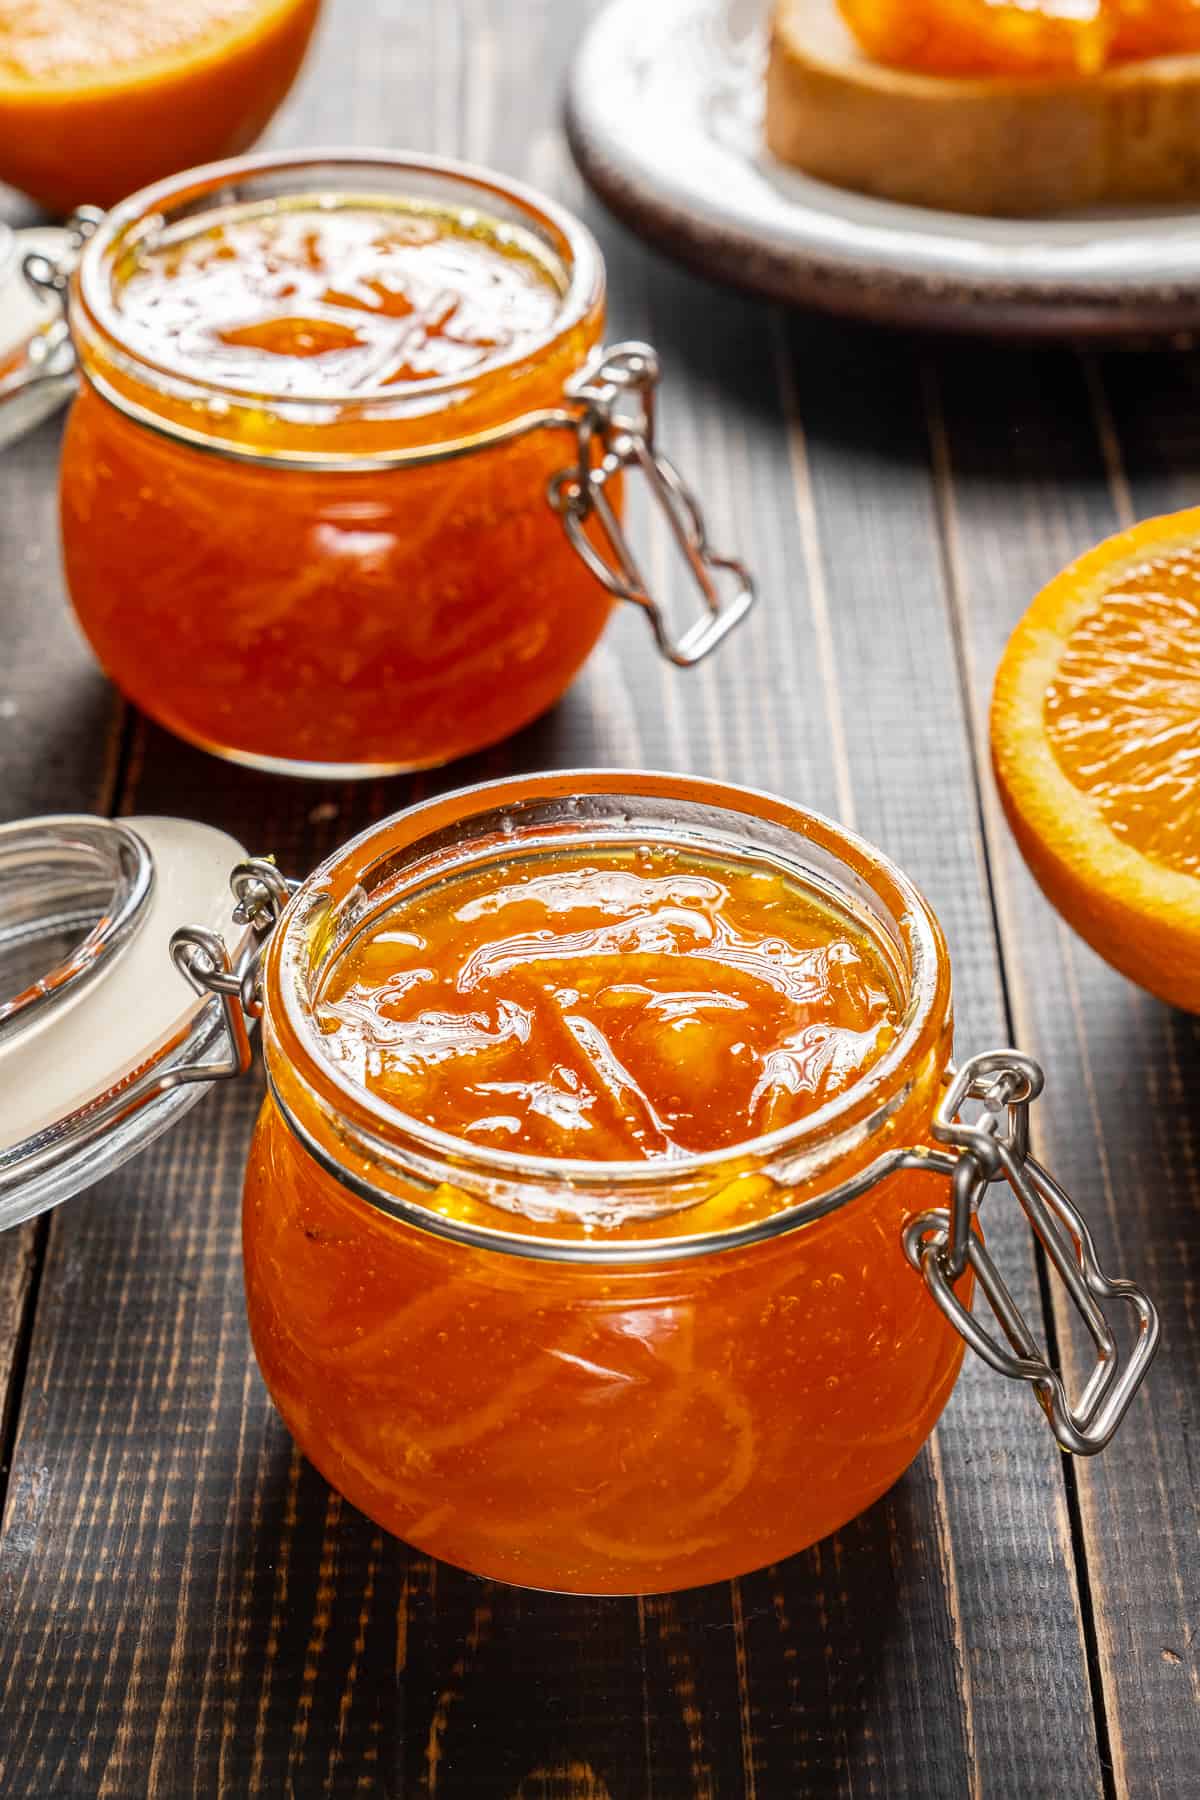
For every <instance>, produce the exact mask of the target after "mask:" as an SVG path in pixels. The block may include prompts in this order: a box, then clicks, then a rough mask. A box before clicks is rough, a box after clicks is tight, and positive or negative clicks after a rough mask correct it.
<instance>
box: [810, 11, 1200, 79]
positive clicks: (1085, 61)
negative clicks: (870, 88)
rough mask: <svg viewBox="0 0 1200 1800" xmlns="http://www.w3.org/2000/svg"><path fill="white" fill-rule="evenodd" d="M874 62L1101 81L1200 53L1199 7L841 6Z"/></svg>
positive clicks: (929, 70)
mask: <svg viewBox="0 0 1200 1800" xmlns="http://www.w3.org/2000/svg"><path fill="white" fill-rule="evenodd" d="M838 5H839V7H840V9H841V12H842V16H843V17H844V18H845V20H846V23H847V24H848V25H849V26H850V29H851V30H852V31H853V33H854V35H855V37H856V38H857V39H858V42H859V43H860V44H861V46H862V48H863V49H864V50H865V51H866V52H867V54H868V55H869V56H872V57H874V59H875V60H876V61H877V62H882V63H887V64H890V65H892V66H893V67H895V68H901V69H911V70H914V71H917V72H920V73H924V74H929V75H945V76H969V75H1017V76H1020V75H1029V76H1039V75H1046V76H1051V75H1060V76H1061V75H1081V76H1087V75H1095V74H1097V73H1099V72H1100V71H1101V70H1102V69H1105V68H1107V67H1109V66H1110V65H1112V64H1114V63H1120V62H1127V61H1133V60H1137V59H1141V58H1145V57H1149V56H1163V55H1170V54H1175V53H1186V52H1190V51H1196V50H1200V3H1197V0H838Z"/></svg>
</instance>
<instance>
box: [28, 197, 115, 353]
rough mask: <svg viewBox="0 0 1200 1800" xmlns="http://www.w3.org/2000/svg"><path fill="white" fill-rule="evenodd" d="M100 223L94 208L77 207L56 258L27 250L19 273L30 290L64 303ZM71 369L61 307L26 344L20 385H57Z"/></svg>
mask: <svg viewBox="0 0 1200 1800" xmlns="http://www.w3.org/2000/svg"><path fill="white" fill-rule="evenodd" d="M103 220H104V214H103V212H102V211H101V210H100V208H99V207H98V206H80V207H77V208H76V210H75V211H74V212H73V213H72V214H71V216H70V218H69V219H68V220H67V221H66V224H65V226H64V227H63V230H64V233H65V242H64V244H63V247H62V249H61V250H59V252H58V254H57V255H53V256H52V255H51V254H50V253H49V252H48V251H46V250H31V251H30V252H29V254H28V255H27V256H26V257H25V258H24V260H23V262H22V264H21V270H22V273H23V274H24V276H25V279H26V281H27V282H28V283H29V285H30V287H31V288H33V289H34V291H35V292H36V293H38V294H46V295H51V296H53V297H54V298H55V299H57V300H59V301H60V302H65V299H66V293H67V288H68V287H69V286H70V281H71V276H72V275H73V274H74V272H75V265H76V264H77V263H78V261H79V256H80V252H81V251H82V249H83V247H84V245H85V244H86V243H87V241H88V239H89V238H90V237H91V236H92V235H93V233H94V232H95V231H96V230H97V228H98V227H99V226H100V225H101V224H102V223H103ZM74 368H75V349H74V345H73V344H72V342H71V327H70V324H69V322H68V320H67V316H66V310H65V306H64V308H63V310H62V312H61V314H60V316H59V317H58V318H56V319H55V321H54V323H53V325H51V326H49V327H47V329H46V330H45V331H43V332H40V333H39V334H38V335H37V336H36V337H35V338H33V339H32V340H31V341H30V345H29V349H28V351H27V353H26V366H25V367H24V370H23V375H24V385H25V386H30V385H32V383H34V382H37V381H60V380H62V378H63V377H64V376H66V375H70V374H71V373H72V372H73V370H74ZM21 374H22V371H21V370H18V371H17V374H16V375H15V376H13V377H10V379H12V380H15V379H18V378H19V377H20V375H21Z"/></svg>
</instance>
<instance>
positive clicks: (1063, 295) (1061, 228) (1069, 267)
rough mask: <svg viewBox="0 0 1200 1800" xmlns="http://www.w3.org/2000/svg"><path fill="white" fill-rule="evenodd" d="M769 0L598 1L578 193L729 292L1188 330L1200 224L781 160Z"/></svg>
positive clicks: (1018, 331)
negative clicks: (912, 199) (927, 194)
mask: <svg viewBox="0 0 1200 1800" xmlns="http://www.w3.org/2000/svg"><path fill="white" fill-rule="evenodd" d="M769 10H770V9H769V4H768V0H611V4H609V5H608V6H606V7H605V8H604V10H603V11H602V12H601V13H600V14H599V15H598V17H597V18H596V19H595V21H594V23H593V24H592V27H591V29H590V31H589V32H588V33H587V35H586V37H585V38H584V41H583V43H582V45H581V47H580V50H579V52H578V54H577V56H576V59H575V62H574V64H573V66H572V70H571V75H570V81H569V86H568V93H567V131H568V136H569V139H570V143H571V148H572V151H573V153H574V156H575V159H576V161H577V163H578V164H579V167H580V169H581V170H582V172H583V175H584V176H585V178H586V179H587V181H588V182H589V183H590V184H591V186H592V187H594V188H595V189H596V191H597V192H598V193H599V195H600V196H601V198H602V199H603V200H604V201H605V202H606V203H607V205H609V206H610V207H611V208H612V210H613V211H614V212H615V213H617V215H618V216H619V217H621V218H622V219H624V220H625V221H626V223H628V224H630V225H631V226H632V227H633V228H634V229H635V230H637V231H639V232H640V233H641V234H642V235H643V236H645V237H648V238H649V239H651V241H652V242H653V243H655V244H656V245H658V246H659V247H661V248H662V249H664V250H667V251H669V252H671V253H672V254H674V255H676V256H678V257H679V258H681V259H682V260H683V261H685V262H687V263H689V264H691V265H692V266H693V267H696V268H699V269H701V270H702V271H703V272H704V273H706V274H710V275H714V276H717V277H718V278H721V279H724V280H727V281H731V282H733V283H735V284H736V285H738V286H741V287H746V288H750V289H751V290H753V291H755V292H758V293H764V294H769V295H772V296H774V297H776V298H779V299H784V300H793V301H798V302H801V303H803V304H806V305H815V306H820V307H823V308H825V309H827V310H829V311H831V312H842V313H849V314H854V315H857V316H859V317H864V318H870V319H876V320H886V321H891V322H895V323H900V324H909V325H913V324H915V325H929V326H936V327H938V328H940V329H942V330H946V329H950V330H954V331H962V332H987V333H1001V334H1005V335H1020V336H1026V337H1029V336H1034V337H1062V336H1073V335H1078V336H1088V337H1099V338H1107V339H1110V340H1122V339H1125V340H1128V339H1137V338H1145V337H1148V336H1159V337H1161V336H1163V335H1186V334H1189V333H1191V332H1193V331H1196V330H1200V214H1198V213H1197V212H1196V211H1194V210H1191V209H1188V210H1183V209H1180V208H1160V209H1157V210H1154V209H1141V210H1136V211H1135V210H1125V211H1121V212H1112V213H1106V214H1103V215H1100V214H1091V215H1089V216H1086V217H1082V216H1081V217H1075V218H1056V219H1037V220H1027V221H1026V220H1013V219H983V218H973V217H968V216H966V215H964V214H958V213H942V212H933V211H929V210H926V209H924V208H922V207H915V206H900V205H896V204H894V203H892V202H890V201H885V200H874V199H869V198H867V197H866V196H863V195H858V194H851V193H848V192H845V191H844V190H842V189H840V188H834V187H829V186H827V185H826V184H825V183H824V182H820V181H814V180H811V179H810V178H808V177H807V176H805V175H802V174H800V173H799V172H798V171H797V170H794V169H791V168H789V167H788V166H787V165H786V164H784V163H780V162H778V161H777V160H776V159H775V158H774V157H773V156H771V154H770V153H769V152H768V150H767V149H766V147H765V145H764V143H763V133H762V94H763V75H764V68H765V56H766V24H767V18H768V15H769Z"/></svg>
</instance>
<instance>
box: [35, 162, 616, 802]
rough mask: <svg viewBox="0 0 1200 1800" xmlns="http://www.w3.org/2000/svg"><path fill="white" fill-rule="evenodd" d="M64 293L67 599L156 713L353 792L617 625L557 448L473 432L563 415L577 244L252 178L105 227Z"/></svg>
mask: <svg viewBox="0 0 1200 1800" xmlns="http://www.w3.org/2000/svg"><path fill="white" fill-rule="evenodd" d="M409 181H411V182H412V183H413V185H414V187H416V188H418V189H419V190H420V191H419V192H412V191H405V190H406V186H407V183H408V182H409ZM350 184H356V186H357V191H355V186H352V185H350ZM393 190H394V191H393ZM210 193H211V195H212V199H211V202H209V198H208V197H209V195H210ZM231 196H232V198H231ZM75 298H76V304H75V306H74V307H73V315H72V317H73V325H74V328H75V335H76V341H77V344H78V346H79V352H80V361H81V366H82V370H83V374H84V377H85V379H84V383H83V388H82V392H81V394H80V398H79V400H78V402H77V404H76V406H75V408H74V410H73V413H72V417H71V421H70V425H69V427H68V432H67V439H66V445H65V450H64V459H63V470H62V482H61V496H62V526H63V541H64V550H65V560H66V569H67V578H68V583H69V587H70V591H71V597H72V600H73V602H74V605H75V608H76V611H77V614H78V617H79V620H80V623H81V624H82V626H83V628H84V630H85V632H86V633H87V635H88V637H89V639H90V640H91V643H92V645H93V647H94V649H95V651H96V654H97V655H98V657H99V659H100V661H101V662H102V663H103V664H104V667H105V668H106V669H107V671H108V672H109V674H110V675H111V676H112V678H113V679H114V680H115V681H116V682H117V684H118V685H119V686H120V687H121V688H122V689H123V690H124V691H125V693H126V694H127V695H129V697H130V698H131V699H133V700H134V701H135V702H136V703H137V704H138V705H139V706H140V707H141V708H143V710H144V711H146V712H147V713H149V714H150V715H151V716H152V717H154V718H156V719H157V720H159V721H160V722H161V723H162V724H164V725H166V726H167V727H168V728H169V729H171V730H173V731H175V732H177V733H178V734H179V735H180V736H182V737H185V738H188V739H190V740H191V741H192V742H194V743H197V744H200V745H202V746H203V747H205V748H206V749H210V750H214V751H217V752H218V753H220V754H223V755H226V756H230V757H233V758H235V759H237V760H240V761H244V762H249V763H252V764H254V765H257V766H263V767H269V768H277V769H282V770H288V771H292V772H300V773H309V774H331V773H341V774H363V773H371V772H383V771H389V770H396V769H402V768H417V767H423V766H428V765H430V764H435V763H441V762H445V761H448V760H449V759H451V758H453V757H456V756H460V755H462V754H464V753H466V752H467V751H470V750H474V749H477V748H479V747H481V746H483V745H485V744H488V743H492V742H494V741H495V740H497V739H498V738H501V737H504V736H506V735H507V734H508V733H509V732H511V731H513V730H514V729H515V728H516V727H518V726H519V725H522V724H524V723H526V722H527V721H528V720H530V719H532V718H533V717H535V716H536V715H537V714H538V713H540V712H542V711H544V710H545V709H546V708H547V707H548V706H549V705H551V704H552V703H553V702H554V701H555V700H556V699H557V698H558V697H559V695H560V694H561V693H562V691H563V689H564V688H565V687H566V686H567V685H568V683H569V682H570V680H571V678H572V677H573V675H574V674H575V672H576V670H577V669H578V668H579V666H580V664H581V663H582V662H583V660H584V658H585V657H586V655H587V653H588V651H589V650H590V649H591V647H592V645H593V644H594V642H595V640H596V638H597V636H598V635H599V633H600V631H601V629H602V628H603V625H604V622H605V619H606V617H607V613H608V609H609V601H608V598H607V595H606V593H605V591H604V590H603V588H602V587H601V586H600V585H599V583H598V582H596V581H595V579H594V578H593V577H592V576H591V575H590V574H589V573H588V572H587V570H586V569H585V567H584V565H583V563H582V562H581V560H580V559H579V557H578V555H577V553H576V552H575V551H574V550H573V549H572V547H571V545H570V544H569V543H568V541H567V538H566V536H565V533H564V531H563V526H562V522H561V520H560V519H559V518H558V516H557V515H556V514H555V513H554V512H553V510H552V509H551V507H550V505H549V503H548V500H547V490H548V485H549V483H550V480H551V478H552V477H553V476H554V475H555V474H556V473H558V472H559V471H560V470H562V469H563V468H564V467H566V466H569V465H570V464H571V462H572V458H573V454H575V452H574V444H573V438H572V436H571V435H570V434H569V433H567V432H564V431H563V430H562V429H561V428H560V429H541V430H536V431H532V432H528V433H526V434H525V435H519V436H516V437H510V438H507V439H505V440H504V441H502V442H499V443H496V444H494V445H489V444H488V442H487V439H488V434H499V435H500V436H501V437H503V434H504V428H505V427H506V426H508V425H509V424H511V423H512V422H513V421H515V420H519V419H522V418H524V417H525V416H527V415H529V414H531V413H536V412H538V411H540V410H542V409H547V408H549V409H553V408H556V407H557V408H561V407H562V404H563V388H564V384H565V383H566V382H567V381H568V380H569V378H570V377H571V376H572V375H574V374H575V373H576V372H577V371H578V369H579V368H580V366H581V364H582V363H583V362H584V360H585V359H586V357H587V355H588V353H589V351H590V350H591V349H592V347H593V346H594V345H595V343H596V341H597V338H598V335H599V331H600V326H601V321H602V316H603V310H602V308H603V281H602V270H601V267H600V263H599V257H598V253H597V252H596V251H595V247H594V245H593V244H592V243H591V240H590V238H588V236H587V234H586V233H585V232H584V231H583V230H582V228H581V227H579V226H576V225H575V223H574V221H571V220H569V219H567V217H566V215H557V214H553V215H552V214H551V213H549V212H547V213H542V212H540V211H539V210H537V209H536V208H535V207H534V206H533V205H532V204H531V203H528V202H526V201H525V200H524V199H523V198H522V199H520V200H518V199H516V198H515V197H514V196H513V195H511V194H509V193H508V191H507V190H505V189H500V188H498V189H496V190H495V191H491V190H487V189H485V188H484V187H483V184H482V183H479V182H474V181H470V180H468V179H467V178H465V177H462V176H459V175H457V174H455V173H454V172H449V173H443V172H442V171H441V170H439V169H438V168H437V167H436V166H434V165H429V166H426V165H417V164H412V165H406V164H404V163H402V162H399V161H397V162H396V163H395V164H394V165H393V164H392V163H391V162H388V161H378V162H374V161H370V160H363V161H362V162H361V163H357V162H356V163H351V164H350V165H348V166H346V167H342V166H341V165H333V166H332V167H321V168H314V169H313V170H311V171H310V170H309V169H308V168H307V167H306V166H304V165H300V166H299V167H298V168H293V167H292V166H290V165H288V164H286V163H284V162H280V161H278V160H271V159H267V160H264V162H263V163H262V164H261V165H259V166H257V167H255V166H254V165H246V167H245V173H244V177H243V179H242V180H240V181H239V180H238V179H237V175H236V172H235V173H230V172H226V173H225V174H224V175H223V176H217V175H213V176H212V177H208V176H206V175H205V174H204V172H201V174H200V175H199V176H198V177H196V178H195V179H194V181H193V183H192V184H191V185H189V186H187V187H181V188H180V189H179V190H177V191H176V190H169V191H164V190H159V191H158V192H157V193H153V192H152V193H150V194H147V195H145V196H139V197H138V198H137V200H135V201H134V202H132V203H131V204H130V206H129V207H126V208H123V209H121V210H120V212H119V213H118V214H117V215H115V216H114V218H113V219H110V221H108V222H107V223H106V225H105V226H104V227H103V228H102V231H101V233H100V234H99V241H97V240H93V242H92V244H90V245H89V246H88V250H87V252H85V256H84V262H83V266H82V268H81V271H80V275H79V277H78V280H77V290H76V297H75ZM481 438H482V439H483V440H484V445H485V447H482V448H481V447H480V440H481Z"/></svg>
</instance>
